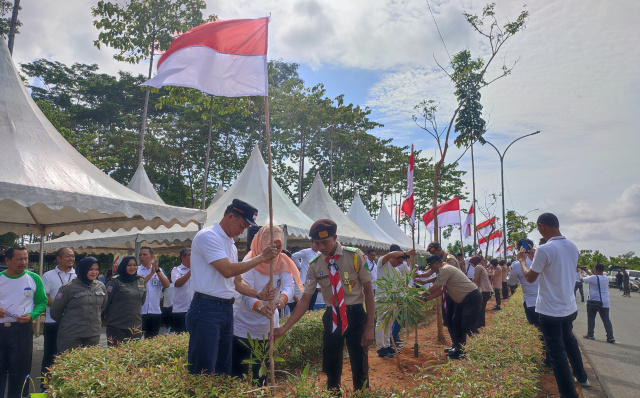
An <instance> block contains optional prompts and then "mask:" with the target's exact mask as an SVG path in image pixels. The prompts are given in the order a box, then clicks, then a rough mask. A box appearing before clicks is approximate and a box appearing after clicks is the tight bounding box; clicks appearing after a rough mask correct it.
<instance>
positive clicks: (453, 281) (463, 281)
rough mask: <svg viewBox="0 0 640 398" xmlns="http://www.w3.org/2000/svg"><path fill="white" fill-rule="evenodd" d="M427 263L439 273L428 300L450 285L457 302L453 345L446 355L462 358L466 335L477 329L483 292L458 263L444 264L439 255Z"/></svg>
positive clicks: (452, 324) (454, 314)
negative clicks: (453, 264) (481, 292)
mask: <svg viewBox="0 0 640 398" xmlns="http://www.w3.org/2000/svg"><path fill="white" fill-rule="evenodd" d="M427 265H428V266H430V267H431V269H432V270H434V271H435V272H436V273H437V274H438V276H437V277H436V280H435V282H434V284H433V286H431V287H430V288H429V289H428V292H429V293H428V295H427V296H426V299H427V300H432V299H435V298H436V297H438V296H440V295H441V294H442V290H443V288H446V289H447V292H448V294H449V297H451V299H452V300H453V301H454V302H455V303H456V304H455V310H454V312H453V319H452V322H451V327H452V338H453V347H452V349H451V350H450V351H449V354H448V355H447V358H450V359H459V358H460V357H461V355H462V348H463V346H464V345H465V344H466V342H467V335H471V334H472V333H475V332H477V324H478V317H479V316H480V311H481V309H482V295H481V294H480V292H479V291H478V287H477V286H476V284H475V283H473V282H471V281H470V280H469V278H467V276H466V275H465V274H464V273H463V272H462V271H461V270H460V268H458V267H454V266H452V265H449V264H442V260H441V259H440V257H439V256H437V255H432V256H430V257H429V258H427Z"/></svg>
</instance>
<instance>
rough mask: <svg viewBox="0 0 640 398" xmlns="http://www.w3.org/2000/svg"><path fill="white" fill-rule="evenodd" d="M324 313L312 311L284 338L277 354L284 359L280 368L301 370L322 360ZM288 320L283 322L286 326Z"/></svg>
mask: <svg viewBox="0 0 640 398" xmlns="http://www.w3.org/2000/svg"><path fill="white" fill-rule="evenodd" d="M323 314H324V311H322V310H321V311H311V312H307V313H306V314H304V316H303V317H302V318H301V319H300V320H299V321H298V322H297V323H296V324H295V326H293V327H292V328H291V329H289V331H288V332H287V333H286V334H285V335H284V336H283V337H282V343H280V345H279V347H278V350H277V351H276V354H277V355H278V356H279V357H282V358H283V359H284V362H283V363H282V364H280V365H279V366H278V367H279V368H281V369H284V370H289V371H291V370H299V371H301V370H302V369H304V367H305V366H306V365H307V364H308V363H311V365H312V366H313V365H315V364H317V363H319V362H320V361H321V360H322V331H323V327H322V315H323ZM284 322H286V318H285V319H282V320H281V323H282V324H284Z"/></svg>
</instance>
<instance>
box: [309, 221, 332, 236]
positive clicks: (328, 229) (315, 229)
mask: <svg viewBox="0 0 640 398" xmlns="http://www.w3.org/2000/svg"><path fill="white" fill-rule="evenodd" d="M337 230H338V225H337V224H336V223H335V222H333V221H331V220H329V219H328V218H323V219H320V220H318V221H316V222H314V223H313V225H312V226H311V228H309V236H310V237H311V239H326V238H328V237H331V236H334V235H335V234H336V231H337Z"/></svg>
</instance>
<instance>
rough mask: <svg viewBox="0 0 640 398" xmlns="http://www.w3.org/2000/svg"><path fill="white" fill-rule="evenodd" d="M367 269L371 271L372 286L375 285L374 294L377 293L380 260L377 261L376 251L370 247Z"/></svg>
mask: <svg viewBox="0 0 640 398" xmlns="http://www.w3.org/2000/svg"><path fill="white" fill-rule="evenodd" d="M367 269H368V270H369V271H371V277H372V278H373V279H371V286H373V294H374V295H375V294H376V289H377V286H376V281H377V280H378V262H377V261H376V251H375V250H374V249H369V250H368V251H367Z"/></svg>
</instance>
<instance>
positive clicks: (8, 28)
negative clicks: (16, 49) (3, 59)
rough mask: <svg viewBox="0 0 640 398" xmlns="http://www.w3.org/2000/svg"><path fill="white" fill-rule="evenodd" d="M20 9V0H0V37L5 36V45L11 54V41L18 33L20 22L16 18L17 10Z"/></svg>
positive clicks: (12, 41)
mask: <svg viewBox="0 0 640 398" xmlns="http://www.w3.org/2000/svg"><path fill="white" fill-rule="evenodd" d="M20 10H22V7H21V6H20V0H13V2H11V1H9V0H0V37H4V36H7V42H8V43H7V46H8V47H9V53H10V54H13V43H14V39H15V36H16V34H18V33H20V32H19V31H18V28H19V27H20V26H22V22H20V20H19V19H18V12H19V11H20Z"/></svg>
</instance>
